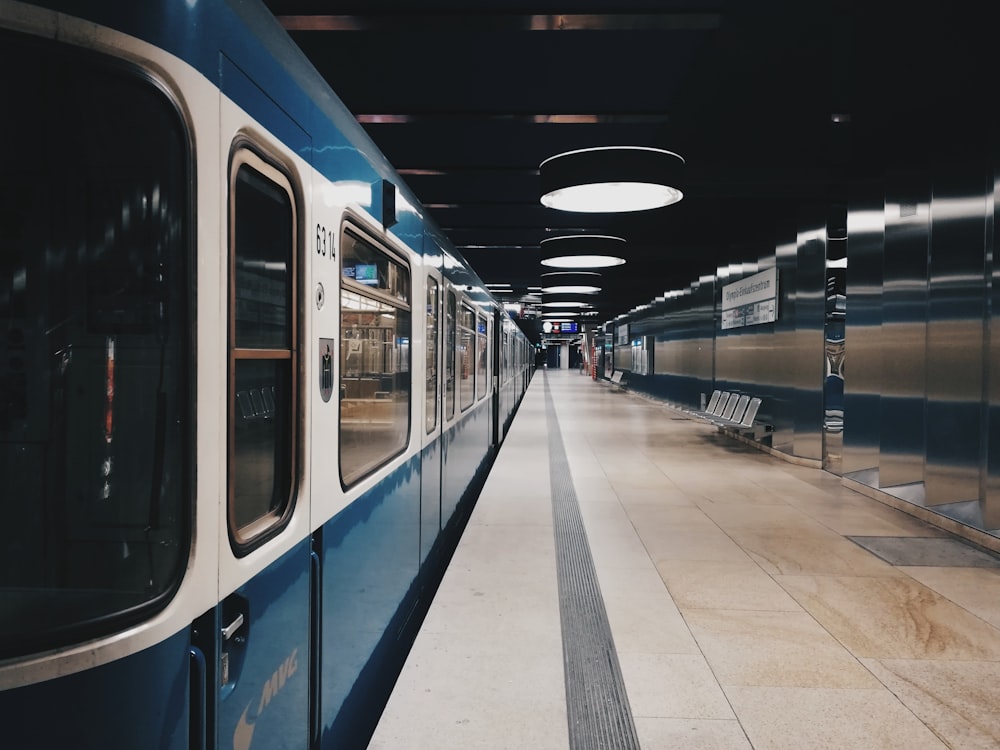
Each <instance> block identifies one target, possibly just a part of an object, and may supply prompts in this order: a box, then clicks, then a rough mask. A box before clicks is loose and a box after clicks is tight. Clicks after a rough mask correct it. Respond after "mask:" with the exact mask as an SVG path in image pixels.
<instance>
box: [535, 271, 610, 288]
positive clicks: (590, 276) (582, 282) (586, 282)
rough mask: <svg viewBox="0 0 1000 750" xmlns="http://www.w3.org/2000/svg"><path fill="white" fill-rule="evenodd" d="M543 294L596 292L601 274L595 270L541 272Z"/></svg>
mask: <svg viewBox="0 0 1000 750" xmlns="http://www.w3.org/2000/svg"><path fill="white" fill-rule="evenodd" d="M541 281H542V293H543V294H597V293H598V292H599V291H601V287H600V286H598V284H600V282H601V274H599V273H597V272H595V271H551V272H549V273H543V274H542V278H541Z"/></svg>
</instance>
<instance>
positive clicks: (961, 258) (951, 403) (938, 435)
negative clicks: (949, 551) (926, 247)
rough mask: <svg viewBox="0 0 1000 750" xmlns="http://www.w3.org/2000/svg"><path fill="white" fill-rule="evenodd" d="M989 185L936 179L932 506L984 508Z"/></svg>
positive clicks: (928, 485) (930, 377)
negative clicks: (979, 504) (974, 503)
mask: <svg viewBox="0 0 1000 750" xmlns="http://www.w3.org/2000/svg"><path fill="white" fill-rule="evenodd" d="M985 227H986V197H985V179H984V178H983V177H979V176H978V175H977V174H976V170H967V171H964V172H956V171H951V170H948V171H942V173H941V174H939V175H935V179H934V184H933V196H932V199H931V244H930V267H929V273H928V277H929V282H930V286H929V290H928V300H927V464H926V470H925V493H926V504H927V505H941V504H945V503H955V502H959V501H967V500H978V499H979V491H980V465H981V462H980V456H981V451H982V448H983V445H982V427H983V417H984V409H983V365H984V359H983V326H984V320H985V312H986V310H985V300H986V295H985V293H984V292H985V288H986V277H985V260H986V243H985Z"/></svg>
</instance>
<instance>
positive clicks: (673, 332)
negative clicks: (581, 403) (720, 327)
mask: <svg viewBox="0 0 1000 750" xmlns="http://www.w3.org/2000/svg"><path fill="white" fill-rule="evenodd" d="M659 308H660V310H661V312H660V314H659V317H658V318H656V319H655V320H654V321H653V322H652V325H651V326H644V327H643V328H642V330H643V332H647V331H648V332H649V333H650V334H654V335H655V336H656V344H655V347H654V354H653V372H654V375H655V377H654V383H653V388H654V390H655V393H656V395H658V396H661V397H663V398H665V399H667V400H669V401H673V402H675V403H681V404H685V405H687V406H692V407H698V406H700V401H701V396H702V394H711V392H712V390H713V384H714V378H715V284H714V283H713V282H711V281H706V282H704V283H702V282H695V283H694V284H692V285H691V287H690V288H689V289H687V290H684V292H683V294H679V295H678V296H671V297H669V298H667V299H665V300H664V301H663V302H662V303H661V304H660V305H659ZM637 325H638V324H637Z"/></svg>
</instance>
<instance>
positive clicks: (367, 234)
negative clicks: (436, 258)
mask: <svg viewBox="0 0 1000 750" xmlns="http://www.w3.org/2000/svg"><path fill="white" fill-rule="evenodd" d="M352 218H353V217H347V218H345V220H344V222H343V223H342V224H341V227H340V244H339V247H340V252H339V256H340V257H339V259H338V274H339V276H340V287H339V293H340V300H341V304H340V308H339V310H338V313H337V315H338V323H337V326H338V333H339V336H340V342H341V343H340V345H341V346H343V342H344V340H345V337H344V306H343V301H344V292H345V291H347V292H349V293H351V294H355V295H357V296H360V297H362V298H367V299H369V300H372V301H375V302H377V303H379V304H380V305H387V306H390V307H392V308H394V309H395V310H396V311H397V314H398V313H399V312H405V313H406V315H407V316H408V317H409V321H408V330H409V338H410V345H409V346H408V347H407V351H406V358H407V359H406V366H405V369H403V370H400V372H403V373H405V374H406V376H407V397H406V433H405V439H404V440H403V441H402V442H401V444H400V446H399V448H398V450H394V451H392V452H391V453H387V454H386V455H383V456H381V457H379V459H378V460H377V462H375V463H372V464H371V465H370V466H368V467H366V468H365V469H364V470H363V471H361V472H360V473H357V472H351V473H350V474H349V475H348V476H349V479H347V478H345V472H344V460H343V457H344V454H343V450H344V440H343V418H344V412H343V409H344V405H343V395H341V396H340V397H339V398H338V411H337V435H338V440H337V473H338V476H339V478H340V486H341V488H342V489H344V490H347V489H350V488H351V487H355V486H357V485H358V484H359V483H361V482H364V481H365V480H366V479H368V478H369V477H371V476H372V475H373V474H375V473H376V472H378V471H379V470H380V469H381V468H383V467H384V466H386V465H387V464H389V463H390V462H392V461H393V460H394V459H396V458H398V457H399V456H401V455H403V454H404V453H406V451H407V450H408V448H409V446H410V441H411V440H412V439H413V394H414V388H413V346H412V340H413V328H414V325H415V322H414V308H413V299H414V285H413V280H414V273H413V265H412V264H411V263H410V261H409V259H407V258H406V256H405V255H404V254H403V253H401V252H398V251H396V250H395V249H394V248H392V247H391V246H390V245H389V244H388V243H387V242H385V241H384V240H381V239H379V238H378V237H377V236H376V235H375V234H374V233H373V232H371V231H368V230H366V229H365V227H364V226H363V225H362V224H361V223H360V222H359V221H358V220H356V219H354V220H352ZM347 235H353V236H354V238H355V241H358V242H361V243H363V244H365V245H367V246H368V247H369V248H370V249H372V250H374V251H375V252H377V253H381V254H382V255H383V256H385V257H386V258H387V259H388V260H389V262H390V263H395V264H397V265H398V266H400V267H402V268H403V269H405V271H406V274H407V284H406V286H407V294H406V299H405V300H404V299H401V298H400V297H397V296H395V295H393V294H391V293H388V292H385V291H383V290H381V289H379V288H376V287H371V286H368V285H366V284H362V283H360V282H358V281H356V280H354V279H352V278H349V277H347V276H345V275H344V261H345V260H346V258H347V252H346V250H345V249H344V248H346V237H347ZM416 324H417V325H419V324H420V323H419V322H418V323H416ZM339 357H340V353H339V352H338V358H339ZM344 383H345V381H344V366H343V362H341V364H340V366H339V367H338V380H337V386H336V390H337V392H338V393H340V394H343V392H344V388H345V385H344Z"/></svg>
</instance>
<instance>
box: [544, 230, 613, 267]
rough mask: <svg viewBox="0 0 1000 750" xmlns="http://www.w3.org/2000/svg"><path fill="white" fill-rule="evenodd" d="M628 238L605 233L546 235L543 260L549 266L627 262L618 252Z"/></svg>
mask: <svg viewBox="0 0 1000 750" xmlns="http://www.w3.org/2000/svg"><path fill="white" fill-rule="evenodd" d="M624 245H625V240H624V239H622V238H621V237H614V236H611V235H605V234H574V235H565V236H560V237H547V238H546V239H544V240H542V242H541V264H542V265H543V266H548V267H549V268H567V269H568V268H572V269H580V268H610V267H611V266H620V265H622V264H623V263H625V259H624V258H623V257H621V256H620V255H619V254H618V253H620V252H621V251H622V249H623V248H624Z"/></svg>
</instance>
